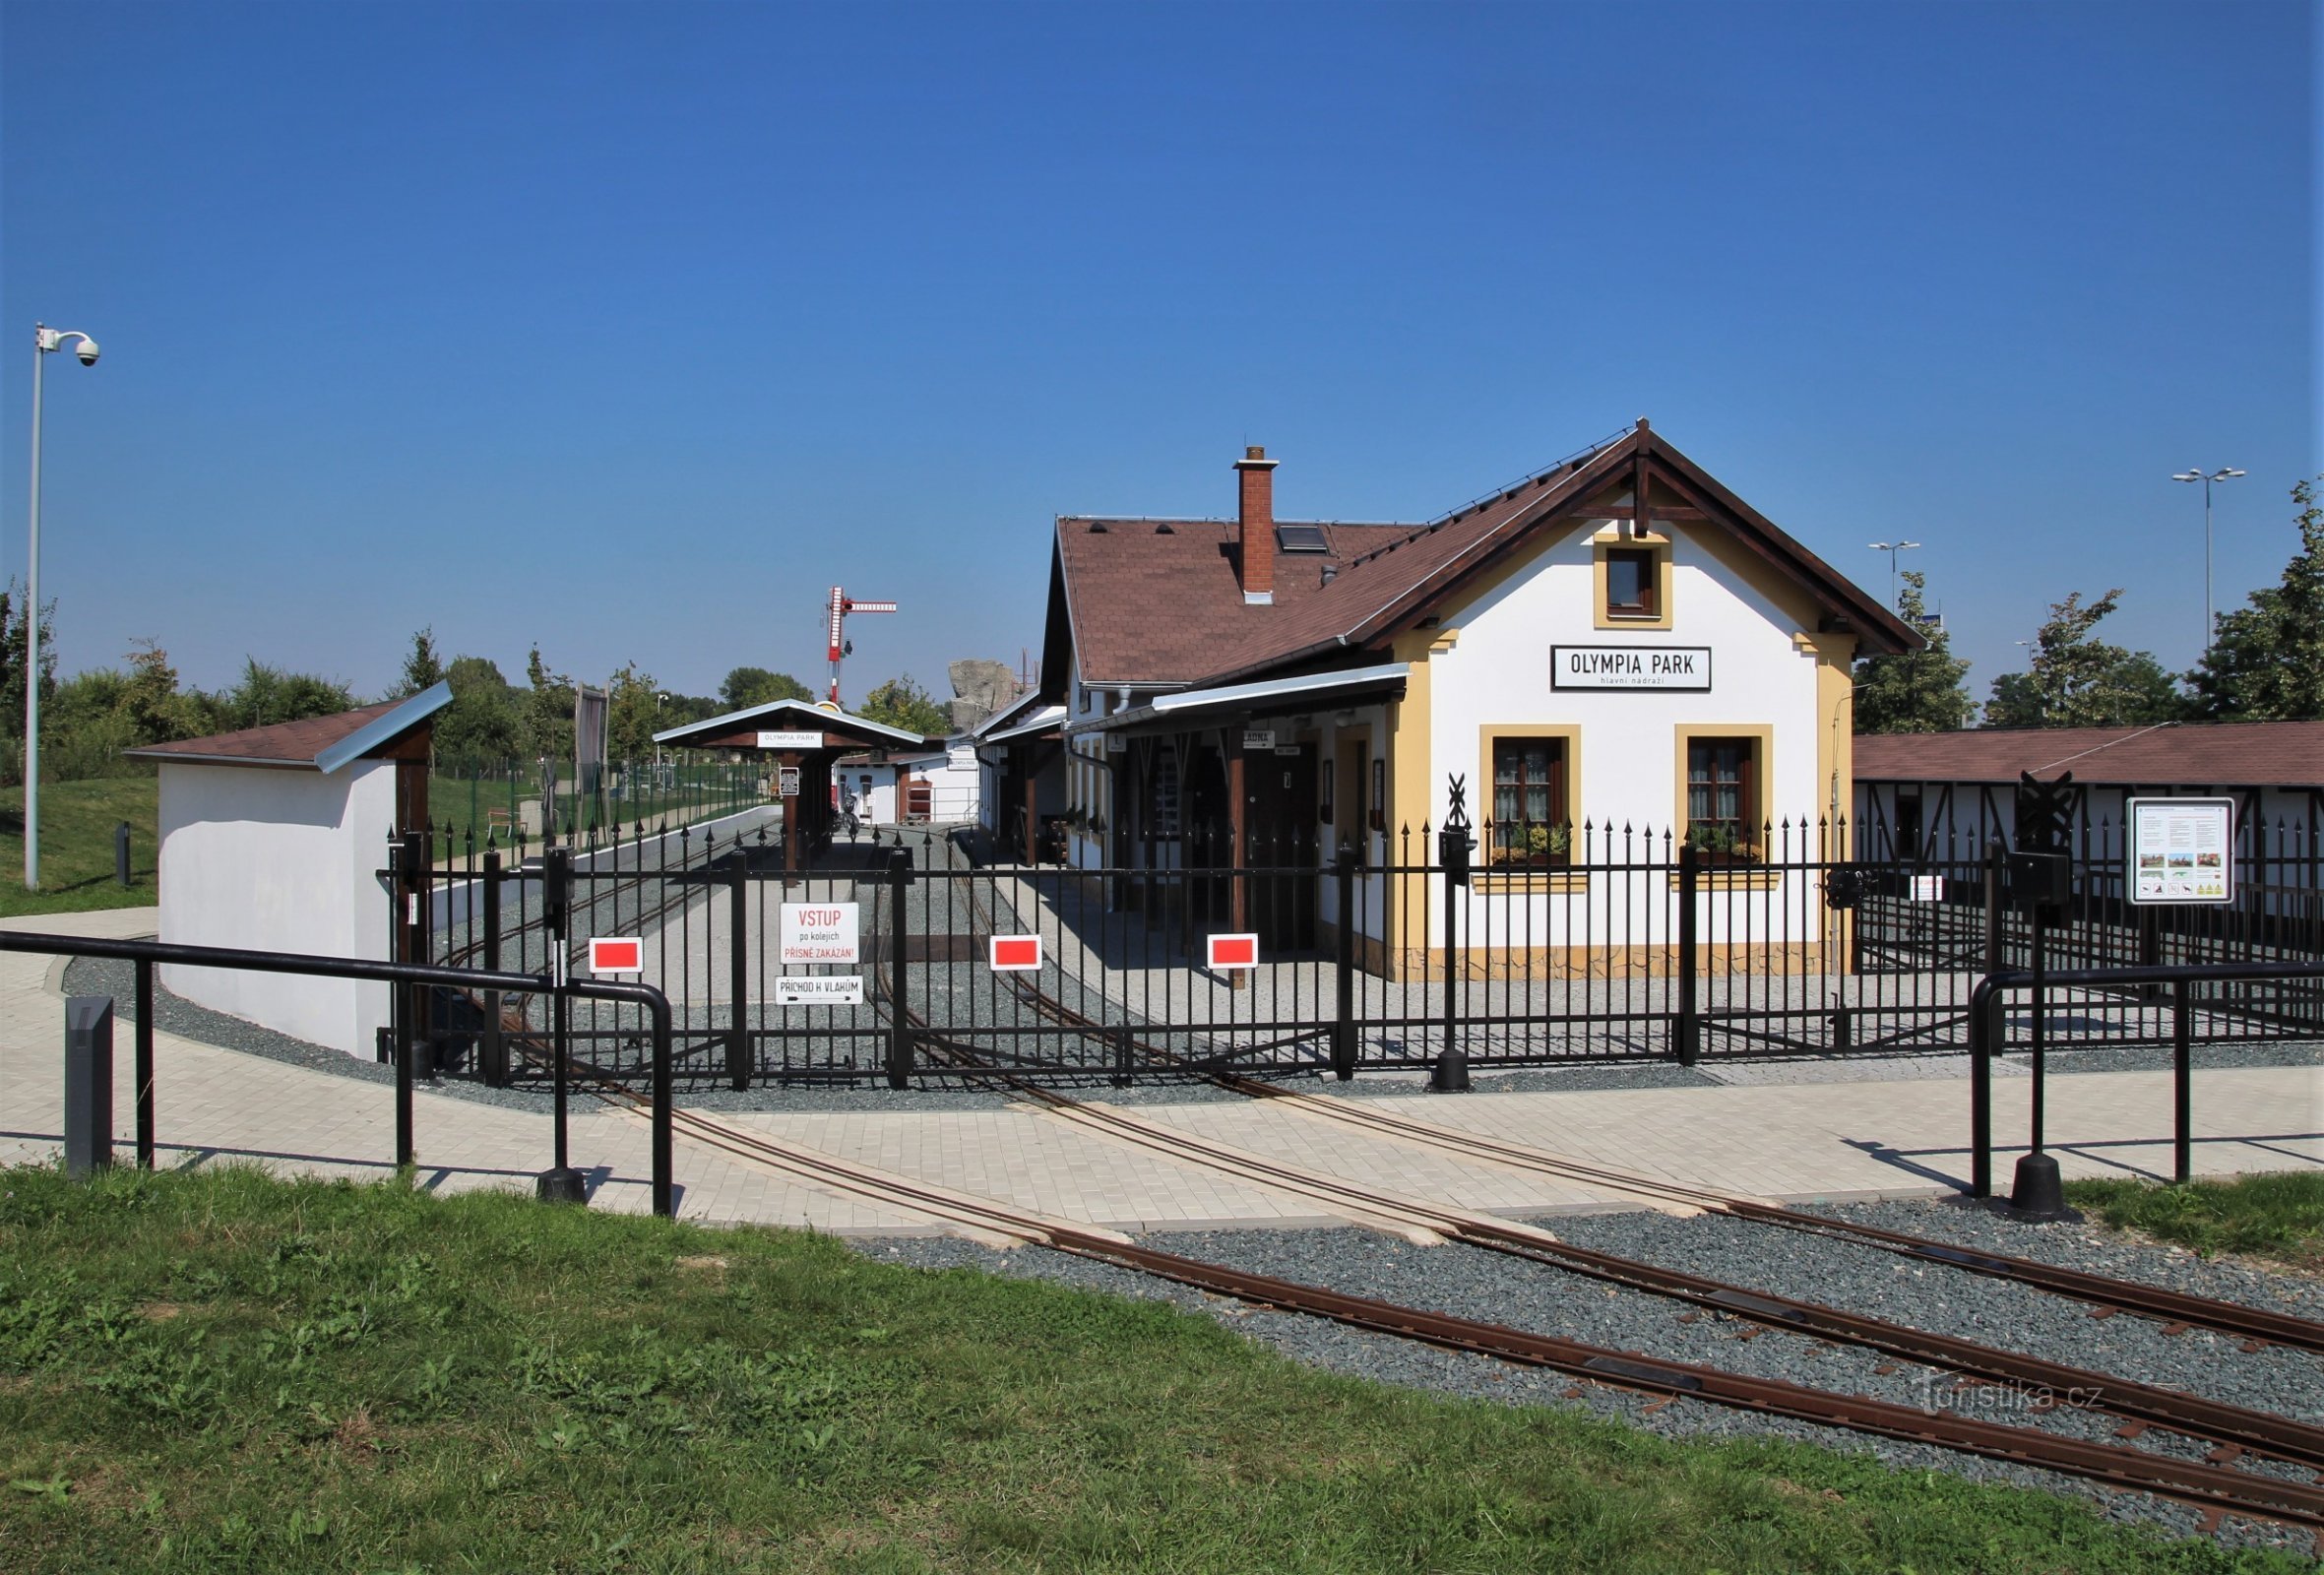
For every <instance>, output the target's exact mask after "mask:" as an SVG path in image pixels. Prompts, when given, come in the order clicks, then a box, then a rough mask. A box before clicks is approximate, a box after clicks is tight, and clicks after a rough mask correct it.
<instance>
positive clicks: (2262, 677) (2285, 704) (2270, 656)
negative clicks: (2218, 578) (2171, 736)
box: [2187, 475, 2324, 722]
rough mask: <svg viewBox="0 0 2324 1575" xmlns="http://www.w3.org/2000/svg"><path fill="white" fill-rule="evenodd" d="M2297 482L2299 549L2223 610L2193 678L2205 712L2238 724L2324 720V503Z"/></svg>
mask: <svg viewBox="0 0 2324 1575" xmlns="http://www.w3.org/2000/svg"><path fill="white" fill-rule="evenodd" d="M2318 481H2324V475H2319V476H2317V477H2316V478H2315V480H2312V481H2299V482H2295V483H2293V488H2292V501H2293V503H2295V504H2297V505H2298V506H2299V513H2298V514H2297V515H2295V516H2293V523H2294V524H2295V525H2296V526H2297V527H2298V530H2299V542H2300V544H2299V550H2298V551H2297V552H2294V553H2293V555H2292V561H2291V562H2289V563H2287V564H2285V565H2284V578H2283V579H2282V580H2281V581H2279V582H2278V583H2277V584H2275V585H2272V586H2268V587H2265V588H2263V589H2261V590H2258V591H2254V592H2252V593H2251V596H2250V599H2249V601H2250V604H2249V605H2247V606H2242V607H2237V608H2236V609H2235V610H2234V611H2232V612H2227V613H2222V614H2221V615H2220V620H2219V627H2218V629H2217V630H2216V631H2215V632H2214V635H2213V638H2212V643H2211V649H2210V650H2209V651H2207V652H2205V653H2204V654H2203V662H2202V664H2201V665H2200V666H2198V667H2197V668H2196V669H2195V670H2194V671H2193V672H2191V673H2189V674H2188V675H2187V681H2188V683H2189V684H2191V685H2192V686H2193V688H2194V691H2195V702H2194V703H2195V705H2196V707H2197V709H2198V710H2199V711H2200V712H2201V713H2202V715H2204V716H2206V717H2214V718H2218V719H2220V720H2221V721H2235V722H2324V506H2319V505H2318V503H2317V501H2316V483H2317V482H2318Z"/></svg>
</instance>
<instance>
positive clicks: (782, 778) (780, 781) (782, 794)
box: [775, 766, 799, 798]
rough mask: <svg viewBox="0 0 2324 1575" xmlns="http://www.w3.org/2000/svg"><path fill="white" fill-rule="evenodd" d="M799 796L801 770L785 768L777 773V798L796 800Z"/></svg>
mask: <svg viewBox="0 0 2324 1575" xmlns="http://www.w3.org/2000/svg"><path fill="white" fill-rule="evenodd" d="M798 795H799V768H798V767H796V766H784V767H780V768H778V770H777V771H776V773H775V796H776V797H778V798H796V797H798Z"/></svg>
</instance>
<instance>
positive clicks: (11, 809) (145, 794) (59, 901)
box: [0, 777, 161, 916]
mask: <svg viewBox="0 0 2324 1575" xmlns="http://www.w3.org/2000/svg"><path fill="white" fill-rule="evenodd" d="M125 820H126V821H127V822H129V877H130V884H129V885H128V886H126V887H124V886H122V885H120V884H118V883H117V882H116V881H115V880H114V878H113V828H114V827H115V826H118V825H119V824H120V823H121V822H122V821H125ZM160 835H161V833H160V797H159V784H158V782H157V780H156V779H155V778H152V777H105V778H99V779H98V780H96V781H94V782H44V783H42V784H41V785H40V889H39V890H38V891H37V892H28V891H26V890H25V790H24V789H23V788H0V916H4V915H8V914H78V913H85V912H87V911H88V910H90V909H93V908H147V907H151V906H152V905H153V904H154V903H156V902H158V901H159V898H157V896H156V895H155V889H154V872H155V863H156V860H157V857H158V855H159V840H160Z"/></svg>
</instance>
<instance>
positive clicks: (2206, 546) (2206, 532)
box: [2171, 470, 2242, 661]
mask: <svg viewBox="0 0 2324 1575" xmlns="http://www.w3.org/2000/svg"><path fill="white" fill-rule="evenodd" d="M2241 474H2242V472H2241V471H2230V470H2218V471H2211V472H2208V473H2206V472H2203V471H2180V472H2179V473H2177V474H2175V475H2173V476H2172V477H2171V479H2172V480H2173V481H2200V482H2202V483H2203V644H2202V646H2201V647H2200V648H2199V651H2200V655H2199V656H2198V657H2197V660H2198V661H2200V660H2201V659H2202V657H2207V656H2209V655H2210V654H2211V642H2212V640H2213V638H2214V637H2215V635H2216V634H2217V632H2218V629H2219V624H2218V622H2217V621H2216V620H2215V619H2214V618H2213V616H2212V610H2211V487H2212V483H2213V482H2215V481H2232V480H2233V479H2235V477H2236V476H2238V475H2241Z"/></svg>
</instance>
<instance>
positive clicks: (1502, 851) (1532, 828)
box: [1489, 738, 1573, 864]
mask: <svg viewBox="0 0 2324 1575" xmlns="http://www.w3.org/2000/svg"><path fill="white" fill-rule="evenodd" d="M1572 853H1573V828H1572V826H1571V825H1570V824H1569V823H1568V821H1567V818H1566V807H1565V740H1563V739H1562V738H1496V739H1494V740H1493V819H1492V848H1491V851H1490V853H1489V857H1490V860H1491V862H1493V863H1495V864H1563V863H1565V862H1566V861H1567V860H1568V859H1569V858H1571V856H1572Z"/></svg>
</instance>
